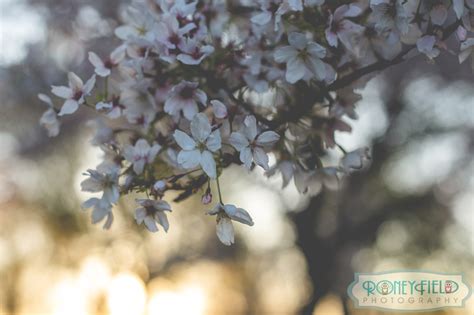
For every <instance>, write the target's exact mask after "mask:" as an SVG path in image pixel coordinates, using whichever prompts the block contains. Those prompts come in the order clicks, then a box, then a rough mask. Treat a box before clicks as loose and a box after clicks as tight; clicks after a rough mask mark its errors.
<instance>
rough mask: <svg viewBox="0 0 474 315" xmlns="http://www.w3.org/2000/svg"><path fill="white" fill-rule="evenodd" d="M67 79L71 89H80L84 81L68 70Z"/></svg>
mask: <svg viewBox="0 0 474 315" xmlns="http://www.w3.org/2000/svg"><path fill="white" fill-rule="evenodd" d="M67 77H68V80H69V87H70V88H71V89H73V90H82V87H83V86H84V83H83V82H82V80H81V78H79V77H78V76H77V74H75V73H74V72H69V73H68V74H67Z"/></svg>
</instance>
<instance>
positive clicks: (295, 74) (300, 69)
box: [285, 58, 306, 84]
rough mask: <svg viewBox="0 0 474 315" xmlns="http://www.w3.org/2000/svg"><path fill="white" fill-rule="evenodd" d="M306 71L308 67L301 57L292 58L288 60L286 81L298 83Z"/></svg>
mask: <svg viewBox="0 0 474 315" xmlns="http://www.w3.org/2000/svg"><path fill="white" fill-rule="evenodd" d="M305 73H306V67H305V65H304V62H303V61H302V60H301V59H299V58H292V59H290V60H289V61H288V64H287V65H286V75H285V78H286V81H288V83H291V84H293V83H296V82H297V81H299V80H301V79H302V78H303V77H304V75H305Z"/></svg>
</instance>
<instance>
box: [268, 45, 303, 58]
mask: <svg viewBox="0 0 474 315" xmlns="http://www.w3.org/2000/svg"><path fill="white" fill-rule="evenodd" d="M297 55H298V51H297V50H296V49H295V48H294V47H292V46H285V47H280V48H278V49H277V50H275V53H274V54H273V58H275V61H276V62H287V61H288V60H290V59H292V58H295V57H296V56H297Z"/></svg>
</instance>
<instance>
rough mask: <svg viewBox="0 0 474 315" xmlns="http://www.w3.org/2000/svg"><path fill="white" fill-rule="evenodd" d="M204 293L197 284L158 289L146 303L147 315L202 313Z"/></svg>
mask: <svg viewBox="0 0 474 315" xmlns="http://www.w3.org/2000/svg"><path fill="white" fill-rule="evenodd" d="M205 309H206V295H205V292H204V290H203V289H202V288H201V287H199V286H187V287H183V288H182V289H180V290H177V291H168V290H165V291H158V292H156V293H155V294H154V295H152V297H151V298H150V301H149V303H148V314H149V315H159V314H164V315H183V314H186V315H204V314H205Z"/></svg>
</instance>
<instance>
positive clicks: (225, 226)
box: [216, 218, 234, 246]
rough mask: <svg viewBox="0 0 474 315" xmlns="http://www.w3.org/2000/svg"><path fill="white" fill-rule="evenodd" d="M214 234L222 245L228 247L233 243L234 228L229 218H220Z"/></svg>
mask: <svg viewBox="0 0 474 315" xmlns="http://www.w3.org/2000/svg"><path fill="white" fill-rule="evenodd" d="M216 234H217V237H218V238H219V241H221V242H222V244H224V245H227V246H230V245H232V244H233V243H234V226H233V225H232V221H231V220H230V219H229V218H220V219H219V221H218V222H217V225H216Z"/></svg>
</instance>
